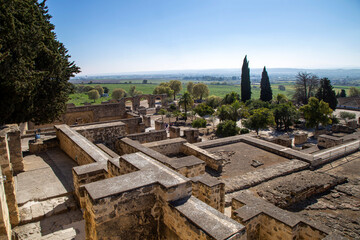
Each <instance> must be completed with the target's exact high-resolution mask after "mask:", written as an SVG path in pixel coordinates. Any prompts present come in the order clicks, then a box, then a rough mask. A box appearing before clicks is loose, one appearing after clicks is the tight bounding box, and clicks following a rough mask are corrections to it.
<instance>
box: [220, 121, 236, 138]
mask: <svg viewBox="0 0 360 240" xmlns="http://www.w3.org/2000/svg"><path fill="white" fill-rule="evenodd" d="M239 131H240V128H239V127H238V126H236V122H234V121H231V120H226V121H224V122H221V123H219V124H218V125H217V129H216V135H217V136H218V137H230V136H235V135H237V134H239Z"/></svg>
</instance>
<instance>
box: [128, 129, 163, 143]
mask: <svg viewBox="0 0 360 240" xmlns="http://www.w3.org/2000/svg"><path fill="white" fill-rule="evenodd" d="M126 137H127V138H130V139H132V140H134V141H138V142H140V143H147V142H155V141H161V140H164V139H166V138H167V134H166V131H165V130H158V131H157V130H155V131H151V132H145V133H135V134H129V135H127V136H126Z"/></svg>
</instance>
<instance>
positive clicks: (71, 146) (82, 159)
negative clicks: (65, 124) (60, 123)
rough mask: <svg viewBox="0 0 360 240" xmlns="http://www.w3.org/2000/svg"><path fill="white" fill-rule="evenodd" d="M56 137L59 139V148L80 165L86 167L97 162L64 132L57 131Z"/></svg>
mask: <svg viewBox="0 0 360 240" xmlns="http://www.w3.org/2000/svg"><path fill="white" fill-rule="evenodd" d="M56 136H57V138H58V139H59V143H60V144H59V146H60V148H61V150H63V151H64V152H65V153H66V154H67V155H68V156H69V157H70V158H71V159H73V160H74V161H75V162H76V163H77V164H78V165H85V164H89V163H94V162H95V159H93V158H92V157H91V156H90V155H89V154H88V153H87V152H85V151H84V150H83V149H82V148H81V147H80V146H78V145H77V144H76V143H75V142H74V141H73V140H72V139H71V138H69V137H68V136H67V135H65V134H64V133H63V132H60V131H57V132H56Z"/></svg>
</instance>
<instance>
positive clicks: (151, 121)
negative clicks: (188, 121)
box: [0, 95, 360, 240]
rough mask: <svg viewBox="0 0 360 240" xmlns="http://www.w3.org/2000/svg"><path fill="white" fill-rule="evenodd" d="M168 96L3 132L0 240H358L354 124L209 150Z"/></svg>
mask: <svg viewBox="0 0 360 240" xmlns="http://www.w3.org/2000/svg"><path fill="white" fill-rule="evenodd" d="M165 97H166V95H140V96H135V97H127V98H122V99H121V100H118V101H113V102H104V103H102V104H99V105H90V104H88V105H84V106H75V105H73V104H68V105H67V109H66V113H64V114H63V115H62V117H61V119H59V120H58V121H56V122H54V123H52V124H47V125H35V124H34V123H32V122H27V123H24V124H20V125H16V124H10V125H5V126H3V127H2V128H1V129H0V164H1V172H2V177H1V186H0V198H1V211H0V212H1V217H0V220H1V221H0V223H1V227H0V239H14V240H28V239H30V240H31V239H49V240H50V239H51V240H60V239H61V240H63V239H76V240H77V239H88V240H97V239H127V240H128V239H189V240H190V239H218V240H223V239H232V240H235V239H241V240H245V239H248V240H266V239H271V240H290V239H291V240H300V239H324V240H341V239H360V152H359V147H360V131H359V130H358V122H357V121H356V120H354V121H349V122H348V123H347V124H338V125H332V128H331V130H321V131H320V130H319V131H315V132H314V133H313V134H312V135H311V136H310V135H309V134H308V133H302V132H299V133H294V134H293V135H292V136H279V137H261V136H257V135H256V134H255V133H247V134H241V135H236V136H232V137H224V138H216V139H208V138H204V137H203V136H204V131H201V129H200V130H199V129H196V128H191V127H184V126H169V127H167V126H166V125H167V124H166V123H165V122H164V118H162V117H161V116H160V115H158V114H157V112H158V110H159V107H156V104H155V102H156V101H158V102H159V104H162V106H163V107H166V102H165V101H164V100H165ZM144 99H145V100H146V101H147V107H143V106H140V101H141V100H144ZM128 101H131V104H132V106H131V107H130V108H129V107H126V102H128Z"/></svg>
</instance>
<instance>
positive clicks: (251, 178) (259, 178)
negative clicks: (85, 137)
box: [222, 160, 309, 193]
mask: <svg viewBox="0 0 360 240" xmlns="http://www.w3.org/2000/svg"><path fill="white" fill-rule="evenodd" d="M308 167H309V164H308V163H305V162H303V161H299V160H291V161H287V162H282V163H279V164H275V165H272V166H270V167H267V168H264V169H259V170H256V171H253V172H249V173H247V174H244V175H240V176H236V177H232V178H225V179H223V180H222V181H223V182H224V183H225V192H226V193H232V192H235V191H239V190H243V189H246V188H249V187H253V186H255V185H258V184H260V183H262V182H265V181H268V180H270V179H274V178H276V177H280V176H284V175H288V174H291V173H293V172H296V171H300V170H303V169H306V168H308Z"/></svg>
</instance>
